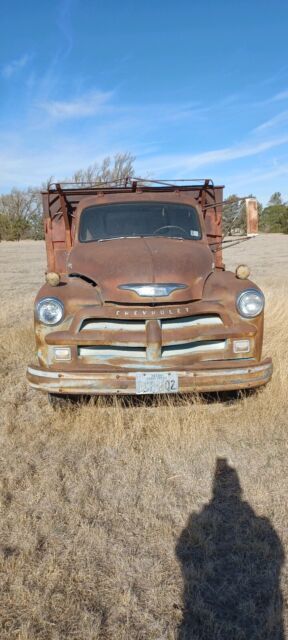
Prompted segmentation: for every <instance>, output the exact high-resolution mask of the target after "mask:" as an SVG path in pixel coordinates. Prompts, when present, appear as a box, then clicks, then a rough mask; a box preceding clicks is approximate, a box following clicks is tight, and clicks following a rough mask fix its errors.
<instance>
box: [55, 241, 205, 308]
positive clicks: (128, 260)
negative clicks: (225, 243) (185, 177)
mask: <svg viewBox="0 0 288 640" xmlns="http://www.w3.org/2000/svg"><path fill="white" fill-rule="evenodd" d="M67 262H68V264H67V273H68V275H71V274H76V273H77V274H81V275H83V276H86V277H88V278H90V279H91V280H94V281H95V282H96V283H97V286H98V287H99V289H100V292H101V297H102V299H103V302H119V303H122V304H125V303H127V304H151V303H153V302H154V303H155V302H158V303H162V304H165V303H174V302H175V303H177V302H186V301H187V302H188V301H189V300H200V299H201V298H202V294H203V287H204V284H205V281H206V279H207V277H208V275H209V274H210V273H211V271H212V262H213V258H212V254H211V251H210V249H209V248H208V246H207V244H206V243H205V242H204V241H201V240H197V241H196V240H180V239H176V238H159V237H155V238H150V237H145V238H119V239H115V240H107V241H102V242H90V243H77V244H76V245H75V246H74V248H73V249H72V250H71V252H70V254H69V257H68V261H67ZM131 283H133V284H135V283H137V284H152V283H153V284H165V283H173V284H174V283H175V284H182V285H183V284H184V285H186V287H185V288H181V289H178V290H177V289H176V290H175V291H174V292H172V293H170V295H168V296H165V297H159V298H155V297H151V298H150V297H142V296H139V295H138V294H137V293H135V292H134V291H127V290H123V289H119V286H120V285H127V284H131Z"/></svg>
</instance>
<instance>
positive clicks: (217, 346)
mask: <svg viewBox="0 0 288 640" xmlns="http://www.w3.org/2000/svg"><path fill="white" fill-rule="evenodd" d="M224 349H226V340H205V341H204V340H203V341H199V342H186V343H184V344H175V345H169V346H167V347H163V348H162V353H161V355H162V358H169V357H173V356H184V355H189V354H194V353H206V352H209V351H223V350H224Z"/></svg>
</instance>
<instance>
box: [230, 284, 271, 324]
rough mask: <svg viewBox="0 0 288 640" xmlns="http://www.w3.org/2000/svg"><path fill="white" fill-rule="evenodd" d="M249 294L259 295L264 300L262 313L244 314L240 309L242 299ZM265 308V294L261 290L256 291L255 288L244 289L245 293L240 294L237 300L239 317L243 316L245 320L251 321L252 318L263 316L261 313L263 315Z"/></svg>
mask: <svg viewBox="0 0 288 640" xmlns="http://www.w3.org/2000/svg"><path fill="white" fill-rule="evenodd" d="M247 293H253V294H255V293H256V294H257V295H258V296H259V297H260V298H261V300H262V308H261V310H260V311H258V312H257V313H254V314H251V313H249V314H243V313H242V311H241V308H240V302H241V298H243V296H244V295H246V294H247ZM264 308H265V296H264V293H263V292H262V291H261V289H256V288H253V287H250V288H249V289H244V290H243V291H240V293H238V296H237V298H236V309H237V311H238V313H239V315H240V316H241V318H245V319H251V318H257V317H258V316H260V315H261V313H263V311H264Z"/></svg>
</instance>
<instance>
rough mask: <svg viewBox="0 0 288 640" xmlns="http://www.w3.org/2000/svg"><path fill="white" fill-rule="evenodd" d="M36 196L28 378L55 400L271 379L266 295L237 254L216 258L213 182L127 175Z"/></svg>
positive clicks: (218, 230)
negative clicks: (231, 263) (37, 240)
mask: <svg viewBox="0 0 288 640" xmlns="http://www.w3.org/2000/svg"><path fill="white" fill-rule="evenodd" d="M42 197H43V207H44V224H45V239H46V250H47V273H46V283H45V284H44V285H43V286H42V287H41V289H40V291H39V293H38V295H37V297H36V300H35V336H36V346H37V358H38V362H37V364H31V365H29V366H28V369H27V377H28V381H29V383H30V385H31V386H32V387H33V388H34V389H39V390H41V391H45V392H48V394H49V397H50V399H51V400H52V401H53V402H54V403H57V400H59V401H60V399H62V401H63V399H64V398H66V399H69V398H71V397H72V396H73V395H74V397H75V395H77V396H79V395H80V396H81V395H82V394H83V395H100V394H109V395H110V394H119V395H122V394H162V393H165V394H167V393H189V392H210V391H222V390H238V389H247V388H251V387H258V386H260V385H263V384H265V383H267V382H268V381H269V379H270V377H271V375H272V362H271V359H270V358H265V359H262V355H261V352H262V341H263V321H264V294H263V292H262V291H261V290H260V288H259V287H258V286H257V285H256V284H255V283H254V282H252V281H251V280H250V279H249V269H248V268H247V267H246V266H245V265H239V266H238V267H237V269H236V271H235V273H233V272H231V271H227V270H225V266H224V264H223V260H222V247H223V234H222V209H223V186H215V185H214V184H213V182H212V181H211V180H210V179H204V180H199V181H195V182H193V181H191V182H190V183H188V184H187V183H185V184H183V183H181V184H179V183H177V182H172V181H169V182H165V181H164V182H163V181H158V182H157V181H154V182H152V181H150V182H148V181H147V180H140V179H132V178H127V179H126V180H125V181H124V182H123V181H122V182H121V183H113V184H112V183H105V184H103V183H100V184H94V185H89V184H88V185H87V184H76V185H73V184H63V183H62V184H60V183H57V184H55V185H50V186H49V188H48V189H47V191H44V192H43V194H42ZM252 223H253V221H252Z"/></svg>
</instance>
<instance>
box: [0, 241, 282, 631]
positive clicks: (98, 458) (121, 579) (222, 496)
mask: <svg viewBox="0 0 288 640" xmlns="http://www.w3.org/2000/svg"><path fill="white" fill-rule="evenodd" d="M275 238H276V237H275V236H273V237H272V239H271V238H270V239H269V238H268V237H265V238H264V240H263V238H262V239H261V238H259V239H257V240H255V241H253V242H254V243H257V242H258V240H259V242H258V245H256V244H254V247H256V249H258V246H259V247H260V249H261V251H260V249H259V253H258V258H257V255H256V253H257V251H256V250H255V255H254V254H253V260H254V264H255V268H254V271H255V270H256V271H257V259H258V260H259V261H261V260H262V257H261V253H262V246H263V242H264V241H265V242H266V243H267V247H268V242H270V243H271V242H274V250H275V264H276V265H277V266H276V268H275V266H274V268H273V265H272V268H271V269H270V270H269V271H268V272H266V273H265V272H263V269H261V270H260V271H261V272H260V273H259V277H258V279H257V281H258V282H259V281H260V282H259V283H260V284H261V285H262V286H263V288H264V290H265V293H266V297H267V321H266V337H265V351H266V353H267V354H268V353H269V354H272V356H273V360H274V367H275V373H274V376H273V379H272V382H271V383H270V384H269V385H268V386H267V387H266V388H264V389H263V390H261V391H259V392H257V393H256V394H255V395H251V396H247V397H245V396H243V397H242V398H240V399H239V400H238V401H237V402H235V403H232V404H224V403H223V402H220V401H214V402H207V401H206V400H205V399H201V398H179V399H177V398H172V399H169V400H166V399H163V400H161V401H157V402H155V404H154V405H152V406H149V405H148V404H145V402H144V403H140V404H139V405H136V406H135V404H133V403H131V404H130V405H129V404H128V406H124V405H123V403H121V400H120V399H118V398H117V399H116V400H115V401H113V402H112V403H111V402H106V401H105V400H103V399H102V400H99V401H98V402H96V404H93V403H91V404H89V405H87V406H83V407H80V408H79V407H74V408H72V409H71V408H70V409H68V410H67V411H64V412H56V413H55V412H53V410H52V408H51V407H50V406H49V405H48V403H47V400H46V397H45V396H44V395H43V396H42V395H41V394H37V393H36V392H33V391H32V390H29V389H28V387H27V384H26V381H25V376H24V374H25V367H26V364H27V362H28V361H29V360H30V359H31V354H32V353H33V349H34V345H33V330H32V314H31V309H32V301H33V295H34V293H35V291H36V290H37V287H38V284H40V281H41V273H40V271H39V269H41V265H42V264H43V246H42V244H41V243H32V242H31V243H20V244H16V243H15V244H10V243H2V244H1V245H0V253H1V256H0V262H1V263H2V269H1V279H2V283H1V290H2V296H1V298H2V305H1V310H0V318H1V328H0V355H1V358H0V367H1V405H2V410H1V431H0V471H1V483H2V489H1V520H0V584H1V590H0V629H1V633H0V637H1V640H2V639H3V640H8V639H9V640H14V639H15V640H16V639H17V640H34V639H35V640H36V639H37V640H38V639H39V640H44V639H45V640H46V639H49V640H60V639H61V640H62V639H64V640H66V639H67V640H68V639H69V640H70V639H71V640H72V639H74V640H76V639H77V640H82V639H83V640H92V639H93V640H96V639H97V640H98V639H99V640H100V639H101V640H104V639H105V640H106V639H107V640H110V639H111V640H112V638H113V640H124V639H125V640H126V639H127V640H128V639H129V640H130V639H133V640H134V639H135V640H144V639H145V640H146V639H147V640H148V639H149V640H160V639H163V640H164V639H165V640H172V639H173V638H181V640H184V639H185V638H189V639H190V638H191V640H192V639H193V640H200V639H201V640H202V639H203V640H204V638H205V640H212V639H213V640H220V639H221V640H226V638H227V640H228V638H229V640H248V638H249V640H250V639H253V640H254V639H255V640H256V638H257V639H258V638H259V639H260V638H261V640H268V639H269V640H278V639H279V640H283V638H284V635H283V633H284V632H282V622H281V616H282V615H283V617H284V622H285V619H286V625H287V618H286V617H285V616H287V612H286V611H285V599H286V600H287V596H288V580H287V573H285V566H284V550H285V547H286V545H287V522H288V504H287V494H288V482H287V422H288V420H287V413H288V393H287V375H288V357H287V353H288V335H287V317H288V284H287V277H286V274H287V267H288V251H287V248H288V238H287V236H286V238H285V236H283V237H281V236H279V237H278V241H279V243H280V244H279V248H278V249H277V250H276V248H275ZM251 242H252V241H251ZM260 243H262V245H261V246H260ZM248 244H250V243H247V246H248ZM281 251H282V252H283V255H284V253H285V251H286V262H285V257H284V258H283V260H282V259H281V260H280V261H279V256H280V254H281ZM247 252H248V249H247ZM249 252H251V249H249ZM249 252H248V253H249ZM227 253H228V252H227ZM239 253H240V256H239V257H238V256H237V249H236V248H235V249H233V253H232V250H230V254H231V258H230V262H231V263H232V262H234V261H236V262H237V259H238V261H239V260H240V261H242V260H243V247H241V249H240V252H239ZM15 258H16V263H15ZM248 262H249V260H248ZM250 262H251V261H250ZM252 262H253V261H252ZM226 263H227V264H228V263H229V253H228V259H226ZM280 264H281V271H280V267H279V265H280ZM23 265H24V266H23ZM3 266H4V268H5V275H4V271H3ZM256 275H257V274H256ZM20 283H22V285H23V288H22V287H21V286H20ZM219 458H226V459H227V461H228V463H229V465H230V466H232V467H233V468H235V469H236V471H237V473H238V476H239V479H240V483H241V487H242V490H243V495H242V497H241V495H240V490H239V486H238V484H237V477H236V475H235V473H234V472H233V471H229V469H228V471H227V467H225V468H226V472H227V473H226V476H227V477H226V476H225V473H224V475H223V474H221V473H220V476H219V474H218V476H217V475H216V478H218V479H217V480H216V482H215V464H216V460H217V459H219ZM219 464H220V465H221V462H220V463H219V462H218V471H219ZM223 464H224V463H222V465H223ZM223 478H224V489H223V482H222V480H223ZM213 482H214V494H213V496H212V487H213ZM219 490H220V493H219ZM187 523H188V524H187ZM281 569H282V581H281V590H282V594H283V597H284V605H283V611H282V612H281V608H282V601H281V592H280V587H279V584H278V578H279V573H280V570H281Z"/></svg>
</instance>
